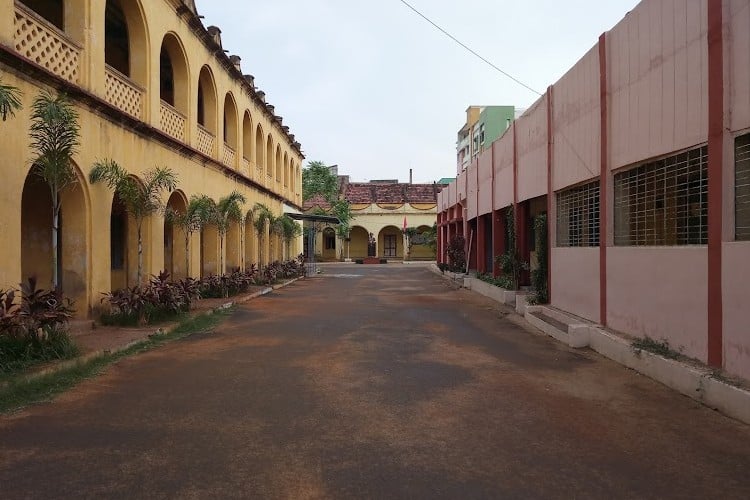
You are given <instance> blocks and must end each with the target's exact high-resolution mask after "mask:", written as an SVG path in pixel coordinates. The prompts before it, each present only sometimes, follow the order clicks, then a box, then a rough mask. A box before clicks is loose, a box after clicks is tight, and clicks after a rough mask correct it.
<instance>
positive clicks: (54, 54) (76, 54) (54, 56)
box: [13, 3, 81, 84]
mask: <svg viewBox="0 0 750 500" xmlns="http://www.w3.org/2000/svg"><path fill="white" fill-rule="evenodd" d="M13 42H14V45H15V48H16V50H17V51H18V53H19V54H21V55H22V56H24V57H26V58H27V59H30V60H32V61H34V62H35V63H37V64H38V65H39V66H42V67H44V68H47V69H48V70H50V71H51V72H52V73H54V74H56V75H58V76H60V77H62V78H64V79H66V80H68V81H69V82H72V83H75V84H77V83H78V82H79V76H80V67H79V59H80V54H81V48H80V47H79V46H78V45H76V44H75V43H73V42H72V41H70V40H69V39H68V38H67V37H66V36H65V34H64V33H63V32H61V31H60V30H58V29H57V28H56V27H55V26H53V25H51V24H50V23H48V22H47V21H45V20H44V19H42V18H41V17H39V16H37V15H36V14H35V13H34V12H32V11H30V10H29V9H28V8H26V7H24V6H23V5H22V4H20V3H16V18H15V35H14V38H13Z"/></svg>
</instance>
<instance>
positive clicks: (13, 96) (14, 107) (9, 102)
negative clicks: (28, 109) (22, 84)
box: [0, 82, 21, 121]
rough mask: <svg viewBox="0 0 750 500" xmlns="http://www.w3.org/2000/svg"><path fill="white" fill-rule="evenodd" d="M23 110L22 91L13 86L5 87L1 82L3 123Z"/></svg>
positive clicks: (0, 98)
mask: <svg viewBox="0 0 750 500" xmlns="http://www.w3.org/2000/svg"><path fill="white" fill-rule="evenodd" d="M19 109H21V91H20V90H19V89H18V87H14V86H13V85H5V84H4V83H2V82H0V117H2V118H3V121H5V120H6V118H8V115H10V116H11V117H13V116H15V115H16V111H18V110H19Z"/></svg>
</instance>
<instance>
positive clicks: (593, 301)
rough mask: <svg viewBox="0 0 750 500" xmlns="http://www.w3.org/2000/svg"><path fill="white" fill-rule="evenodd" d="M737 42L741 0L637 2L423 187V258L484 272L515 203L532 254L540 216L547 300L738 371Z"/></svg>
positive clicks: (741, 110)
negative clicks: (428, 217) (503, 123)
mask: <svg viewBox="0 0 750 500" xmlns="http://www.w3.org/2000/svg"><path fill="white" fill-rule="evenodd" d="M748 54H750V1H748V0H730V1H726V0H676V1H671V2H663V1H661V0H644V1H642V2H641V3H640V4H639V5H638V6H637V7H635V8H634V9H633V10H632V11H631V12H630V13H628V14H627V16H626V17H625V18H624V19H623V20H621V21H620V22H619V23H618V24H617V25H616V26H615V27H614V28H612V29H611V30H610V31H608V32H606V33H604V34H603V35H601V37H600V38H599V41H598V43H596V44H595V45H594V47H593V48H592V49H591V50H589V51H588V52H587V53H586V54H585V55H584V56H583V57H582V58H581V59H580V60H579V61H578V63H576V64H575V66H573V67H572V68H571V69H570V70H569V71H568V72H567V73H566V74H565V75H564V76H563V77H562V78H561V79H560V80H558V81H557V82H556V83H554V84H553V85H551V86H550V87H549V88H548V89H547V91H546V92H545V94H544V95H543V96H542V97H540V98H539V100H537V101H536V103H534V104H533V105H532V106H531V107H530V108H529V109H528V110H527V111H526V112H525V113H524V114H523V115H522V116H521V117H520V118H518V119H517V120H515V121H514V122H513V124H512V125H511V127H510V128H509V129H508V130H507V131H506V133H505V134H504V135H503V136H502V137H501V138H500V139H498V140H497V141H495V142H494V143H493V144H492V146H491V148H488V149H487V150H486V151H485V152H484V153H482V154H480V155H479V157H478V158H477V159H475V160H474V161H473V162H471V163H470V165H469V167H468V168H467V169H466V170H465V171H463V172H461V173H460V174H459V176H458V178H457V179H456V182H454V183H452V184H451V185H450V186H449V187H448V188H446V189H444V190H443V191H442V192H441V193H440V194H439V195H438V204H439V207H438V219H439V226H440V231H439V245H440V247H439V256H438V257H439V259H443V260H444V259H445V245H446V243H447V242H448V241H449V240H450V238H451V237H452V236H453V235H454V234H464V235H467V236H468V235H471V234H472V233H473V235H474V237H473V238H467V241H472V245H471V247H470V248H469V261H470V263H469V265H470V267H471V268H473V269H476V270H479V271H494V272H496V273H497V272H498V271H499V270H498V268H497V267H496V266H497V264H496V260H495V258H496V257H497V256H499V255H501V254H503V253H505V251H506V250H507V244H506V238H505V235H506V229H507V228H506V213H507V210H508V209H509V208H510V207H515V210H514V219H513V221H512V224H513V226H514V227H515V228H516V235H517V237H516V242H517V246H518V247H517V250H518V252H519V253H520V255H521V256H522V258H523V260H525V261H527V262H532V263H533V261H534V258H533V257H534V255H533V254H534V252H535V247H536V241H535V238H534V237H533V235H534V231H532V226H531V223H532V220H533V218H534V216H535V215H537V214H542V213H546V214H547V216H548V217H547V219H548V232H547V234H548V241H549V245H548V249H549V250H548V252H549V253H548V255H547V257H548V262H549V276H548V283H549V290H550V301H551V306H553V307H555V308H557V309H560V310H562V311H566V312H568V313H572V314H573V315H575V316H578V317H581V318H585V319H587V320H589V321H591V322H594V323H597V324H600V325H604V326H606V327H608V328H610V329H613V330H616V331H620V332H623V333H625V334H629V335H631V336H633V337H650V338H651V339H655V340H657V341H660V342H662V341H665V342H668V344H669V346H671V347H672V348H673V349H675V350H678V351H680V352H682V354H684V355H686V356H689V357H692V358H696V359H698V360H700V361H702V362H706V363H708V364H710V365H712V366H714V367H721V368H724V369H725V370H726V371H727V372H729V373H730V374H734V375H738V376H741V377H744V378H745V379H750V330H748V321H747V314H746V309H747V308H746V302H747V297H748V296H749V295H750V286H749V285H748V283H750V265H748V262H750V230H749V228H750V153H749V152H750V64H748ZM526 279H528V276H526ZM527 284H528V283H527Z"/></svg>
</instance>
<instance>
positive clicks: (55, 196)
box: [24, 189, 60, 290]
mask: <svg viewBox="0 0 750 500" xmlns="http://www.w3.org/2000/svg"><path fill="white" fill-rule="evenodd" d="M59 196H60V195H59V193H58V192H57V191H56V190H54V189H53V190H52V288H53V289H55V290H57V288H58V287H59V286H60V276H59V273H58V272H57V267H58V262H57V240H58V231H59V229H60V201H59ZM24 278H25V276H24Z"/></svg>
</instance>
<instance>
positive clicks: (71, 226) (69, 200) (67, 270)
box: [19, 165, 92, 317]
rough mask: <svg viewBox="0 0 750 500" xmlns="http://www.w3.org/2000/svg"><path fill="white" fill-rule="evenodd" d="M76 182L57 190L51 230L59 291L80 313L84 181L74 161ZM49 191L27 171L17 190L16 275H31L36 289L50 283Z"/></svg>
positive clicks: (85, 302) (85, 273) (86, 279)
mask: <svg viewBox="0 0 750 500" xmlns="http://www.w3.org/2000/svg"><path fill="white" fill-rule="evenodd" d="M74 170H75V173H76V178H77V179H78V182H76V183H75V184H73V185H71V186H69V187H67V188H66V189H64V190H63V191H62V192H61V193H60V194H61V197H60V202H61V209H60V219H59V221H58V235H57V257H58V258H57V272H58V277H59V280H60V281H59V282H60V286H61V287H62V291H63V293H64V294H65V295H66V296H67V297H70V298H72V299H73V300H74V301H75V304H76V315H77V316H79V317H86V316H87V315H88V314H90V312H91V311H90V307H91V300H92V298H91V293H92V292H91V265H90V246H91V242H90V237H89V234H90V231H89V228H90V224H91V199H90V197H89V192H88V184H87V183H86V180H85V176H84V175H83V173H82V172H81V171H80V169H79V168H78V167H77V166H75V165H74ZM51 235H52V193H51V192H50V189H49V186H48V185H47V183H45V182H44V181H43V180H42V179H41V178H40V177H39V176H38V175H36V174H35V173H34V172H33V171H31V170H29V172H28V173H27V175H26V179H25V182H24V185H23V190H22V192H21V238H20V242H19V244H20V246H21V276H22V278H23V279H26V278H28V277H30V276H36V277H37V283H38V285H39V286H40V287H42V288H51V286H52V243H51Z"/></svg>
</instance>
